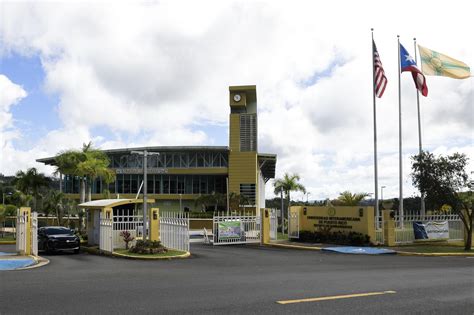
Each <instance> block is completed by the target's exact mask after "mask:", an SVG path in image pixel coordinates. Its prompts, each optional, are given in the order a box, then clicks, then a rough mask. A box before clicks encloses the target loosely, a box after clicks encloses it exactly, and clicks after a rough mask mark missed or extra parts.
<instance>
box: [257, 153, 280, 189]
mask: <svg viewBox="0 0 474 315" xmlns="http://www.w3.org/2000/svg"><path fill="white" fill-rule="evenodd" d="M276 159H277V156H276V154H268V153H259V154H258V165H259V167H260V170H261V171H262V174H263V177H264V178H265V183H266V182H267V181H268V180H269V179H270V178H275V167H276Z"/></svg>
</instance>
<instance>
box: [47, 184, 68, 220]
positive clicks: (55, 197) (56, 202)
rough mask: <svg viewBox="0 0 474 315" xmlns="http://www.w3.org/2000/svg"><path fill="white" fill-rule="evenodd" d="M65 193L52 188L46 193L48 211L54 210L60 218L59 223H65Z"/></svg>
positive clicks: (58, 218)
mask: <svg viewBox="0 0 474 315" xmlns="http://www.w3.org/2000/svg"><path fill="white" fill-rule="evenodd" d="M63 199H64V194H63V193H62V192H59V191H56V190H50V191H49V192H48V194H47V195H46V202H45V208H47V209H48V212H51V211H52V212H54V213H55V214H56V218H57V220H58V225H63V223H64V222H63V218H64V208H63Z"/></svg>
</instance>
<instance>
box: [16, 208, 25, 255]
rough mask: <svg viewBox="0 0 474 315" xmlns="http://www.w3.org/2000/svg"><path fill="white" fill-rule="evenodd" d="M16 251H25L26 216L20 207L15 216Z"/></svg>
mask: <svg viewBox="0 0 474 315" xmlns="http://www.w3.org/2000/svg"><path fill="white" fill-rule="evenodd" d="M16 251H17V252H22V253H24V252H25V251H26V216H25V215H23V214H22V213H21V211H20V209H18V210H17V217H16Z"/></svg>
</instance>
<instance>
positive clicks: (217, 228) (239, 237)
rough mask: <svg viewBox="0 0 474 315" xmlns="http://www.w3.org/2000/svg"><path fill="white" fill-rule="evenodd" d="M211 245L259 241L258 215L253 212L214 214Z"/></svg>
mask: <svg viewBox="0 0 474 315" xmlns="http://www.w3.org/2000/svg"><path fill="white" fill-rule="evenodd" d="M212 221H213V224H212V226H213V242H212V243H213V245H229V244H251V243H260V235H261V232H260V231H261V229H260V217H259V216H256V215H253V214H250V213H248V214H238V215H225V214H219V213H217V215H214V217H213V219H212Z"/></svg>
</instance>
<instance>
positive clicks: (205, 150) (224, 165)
mask: <svg viewBox="0 0 474 315" xmlns="http://www.w3.org/2000/svg"><path fill="white" fill-rule="evenodd" d="M229 105H230V117H229V122H230V125H229V146H189V147H184V146H176V147H174V146H156V147H141V148H124V149H112V150H104V151H103V152H105V153H106V154H107V156H108V157H109V159H110V168H112V169H113V170H115V172H116V179H115V181H114V182H113V183H111V184H109V185H106V184H105V183H104V182H103V181H102V179H101V178H97V179H95V180H94V181H93V183H92V199H93V200H95V199H101V198H104V191H105V190H108V191H109V194H110V196H111V197H112V198H114V197H120V198H135V197H136V195H137V193H138V192H139V190H140V186H141V185H142V182H143V156H141V155H138V154H133V153H132V151H144V150H146V151H148V152H151V153H159V154H153V155H149V156H148V157H147V193H148V196H149V198H153V199H155V202H156V206H157V207H159V208H160V209H162V210H165V211H166V210H174V211H176V210H178V209H181V210H184V209H185V208H187V209H190V210H200V209H197V208H199V206H198V205H196V204H195V200H196V199H197V198H198V197H199V196H202V195H208V194H223V195H225V194H227V193H229V194H231V193H234V194H237V195H241V196H244V197H245V198H244V199H245V200H246V202H245V207H247V208H248V210H255V209H260V208H264V207H265V183H266V182H267V181H268V180H269V179H271V178H274V177H275V166H276V155H275V154H263V153H258V145H257V144H258V119H257V94H256V87H255V86H231V87H229ZM37 161H38V162H41V163H44V164H47V165H53V166H54V165H55V158H54V157H50V158H42V159H38V160H37ZM61 183H62V184H61V189H62V191H63V192H64V193H66V194H67V195H68V196H70V197H71V198H75V199H79V178H77V177H74V176H71V175H69V174H62V181H61ZM141 192H143V188H141Z"/></svg>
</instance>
